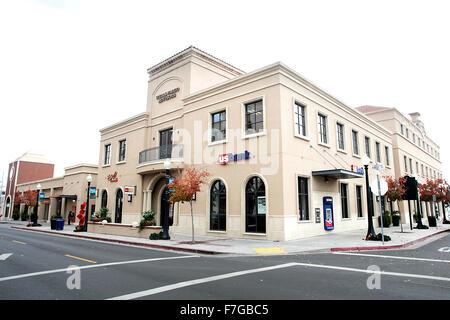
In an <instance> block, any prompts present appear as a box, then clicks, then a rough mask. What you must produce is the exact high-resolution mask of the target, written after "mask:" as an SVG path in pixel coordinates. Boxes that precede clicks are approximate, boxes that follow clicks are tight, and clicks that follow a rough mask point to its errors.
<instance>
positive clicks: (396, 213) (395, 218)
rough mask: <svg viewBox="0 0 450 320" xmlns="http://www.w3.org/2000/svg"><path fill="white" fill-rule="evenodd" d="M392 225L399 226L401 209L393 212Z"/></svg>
mask: <svg viewBox="0 0 450 320" xmlns="http://www.w3.org/2000/svg"><path fill="white" fill-rule="evenodd" d="M392 225H393V226H394V227H398V226H399V225H400V212H399V211H394V212H392Z"/></svg>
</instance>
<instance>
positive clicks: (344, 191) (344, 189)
mask: <svg viewBox="0 0 450 320" xmlns="http://www.w3.org/2000/svg"><path fill="white" fill-rule="evenodd" d="M341 209H342V218H343V219H348V217H349V215H348V185H347V184H346V183H341Z"/></svg>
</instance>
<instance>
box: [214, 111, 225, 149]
mask: <svg viewBox="0 0 450 320" xmlns="http://www.w3.org/2000/svg"><path fill="white" fill-rule="evenodd" d="M211 126H212V128H211V130H212V132H211V142H215V141H221V140H225V138H226V135H227V121H226V112H225V111H220V112H216V113H213V114H211Z"/></svg>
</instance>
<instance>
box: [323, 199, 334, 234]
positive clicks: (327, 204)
mask: <svg viewBox="0 0 450 320" xmlns="http://www.w3.org/2000/svg"><path fill="white" fill-rule="evenodd" d="M323 222H324V228H325V230H326V231H331V230H333V229H334V217H333V198H332V197H323Z"/></svg>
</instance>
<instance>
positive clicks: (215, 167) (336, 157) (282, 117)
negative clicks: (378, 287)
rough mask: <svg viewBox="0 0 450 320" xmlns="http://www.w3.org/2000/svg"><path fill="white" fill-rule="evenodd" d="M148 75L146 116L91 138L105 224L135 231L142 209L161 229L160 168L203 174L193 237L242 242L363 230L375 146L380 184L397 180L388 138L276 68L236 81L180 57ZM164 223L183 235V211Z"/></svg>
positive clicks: (223, 69) (212, 63) (195, 52)
mask: <svg viewBox="0 0 450 320" xmlns="http://www.w3.org/2000/svg"><path fill="white" fill-rule="evenodd" d="M148 74H149V82H148V99H147V110H146V111H145V112H143V113H141V114H138V115H136V116H134V117H131V118H129V119H126V120H124V121H122V122H120V123H116V124H113V125H111V126H109V127H106V128H103V129H101V130H100V132H101V141H100V159H99V168H98V177H97V184H96V185H97V187H98V195H99V196H98V198H97V201H96V208H100V207H107V208H108V209H109V211H110V212H111V215H112V220H113V223H120V224H122V225H126V224H133V223H134V222H139V221H140V215H141V213H142V212H143V211H146V210H153V211H155V212H156V213H157V222H158V223H160V215H161V210H162V209H161V207H162V200H161V199H162V197H163V195H164V192H163V190H164V187H165V174H164V173H165V168H164V162H165V161H166V160H170V174H171V175H172V176H174V175H177V174H178V170H177V169H180V170H181V172H182V169H183V168H185V167H195V168H198V169H207V170H208V172H209V173H210V176H209V180H208V183H207V184H206V185H204V186H203V188H202V191H201V192H200V193H198V194H197V196H196V200H195V201H194V223H195V232H196V234H203V235H217V236H229V237H240V238H252V239H270V240H290V239H298V238H302V237H308V236H312V235H319V234H325V233H327V232H340V231H344V230H352V229H361V228H365V227H366V226H367V200H366V192H367V191H366V187H365V179H364V174H363V173H361V170H362V169H361V168H362V167H363V165H362V163H361V159H362V156H363V154H364V153H365V144H364V143H365V141H368V143H369V144H370V146H371V148H372V149H373V150H375V149H376V148H378V150H379V159H378V162H380V163H382V164H383V165H384V166H385V168H384V169H383V172H382V174H383V175H391V176H393V175H395V174H396V173H395V163H396V162H395V161H396V159H395V155H394V153H393V142H392V134H393V132H392V130H391V129H390V128H388V127H386V126H382V125H380V124H379V123H378V122H377V121H374V120H373V119H371V118H369V117H367V116H366V115H364V114H363V113H361V112H359V111H357V110H355V109H353V108H351V107H349V106H347V105H345V104H344V103H342V102H341V101H339V100H338V99H337V98H335V97H333V96H331V95H330V94H328V93H327V92H325V91H324V90H322V89H321V88H319V87H317V86H316V85H314V84H312V83H311V82H309V81H307V80H306V79H305V78H303V77H302V76H301V75H299V74H298V73H297V72H295V71H294V70H292V69H290V68H289V67H287V66H286V65H284V64H282V63H274V64H272V65H269V66H267V67H264V68H261V69H258V70H255V71H253V72H250V73H245V72H243V71H241V70H239V69H237V68H235V67H233V66H231V65H230V64H228V63H225V62H223V61H222V60H219V59H217V58H215V57H213V56H211V55H209V54H207V53H205V52H203V51H201V50H199V49H197V48H194V47H189V48H187V49H186V50H184V51H182V52H179V53H178V54H176V55H174V56H172V57H171V58H169V59H167V60H164V61H163V62H161V63H159V64H157V65H156V66H154V67H152V68H149V69H148ZM373 162H374V163H375V162H377V159H375V158H373ZM369 174H370V180H373V179H374V178H375V172H374V170H370V171H369ZM130 187H131V188H130ZM130 190H131V191H130ZM126 191H130V194H129V195H128V194H127V192H126ZM324 197H331V199H332V208H333V230H332V231H331V230H325V229H326V227H325V221H324V211H325V210H324V200H325V203H326V204H328V203H329V200H327V199H329V198H325V199H324ZM372 203H373V205H374V208H375V212H376V215H378V214H379V209H377V208H378V206H379V204H378V202H377V201H376V200H375V199H373V200H372ZM170 217H171V219H170V221H171V226H170V231H171V232H182V233H190V226H191V218H190V210H189V205H188V204H186V203H185V204H175V205H174V206H172V207H171V208H170ZM374 223H376V221H374Z"/></svg>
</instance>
